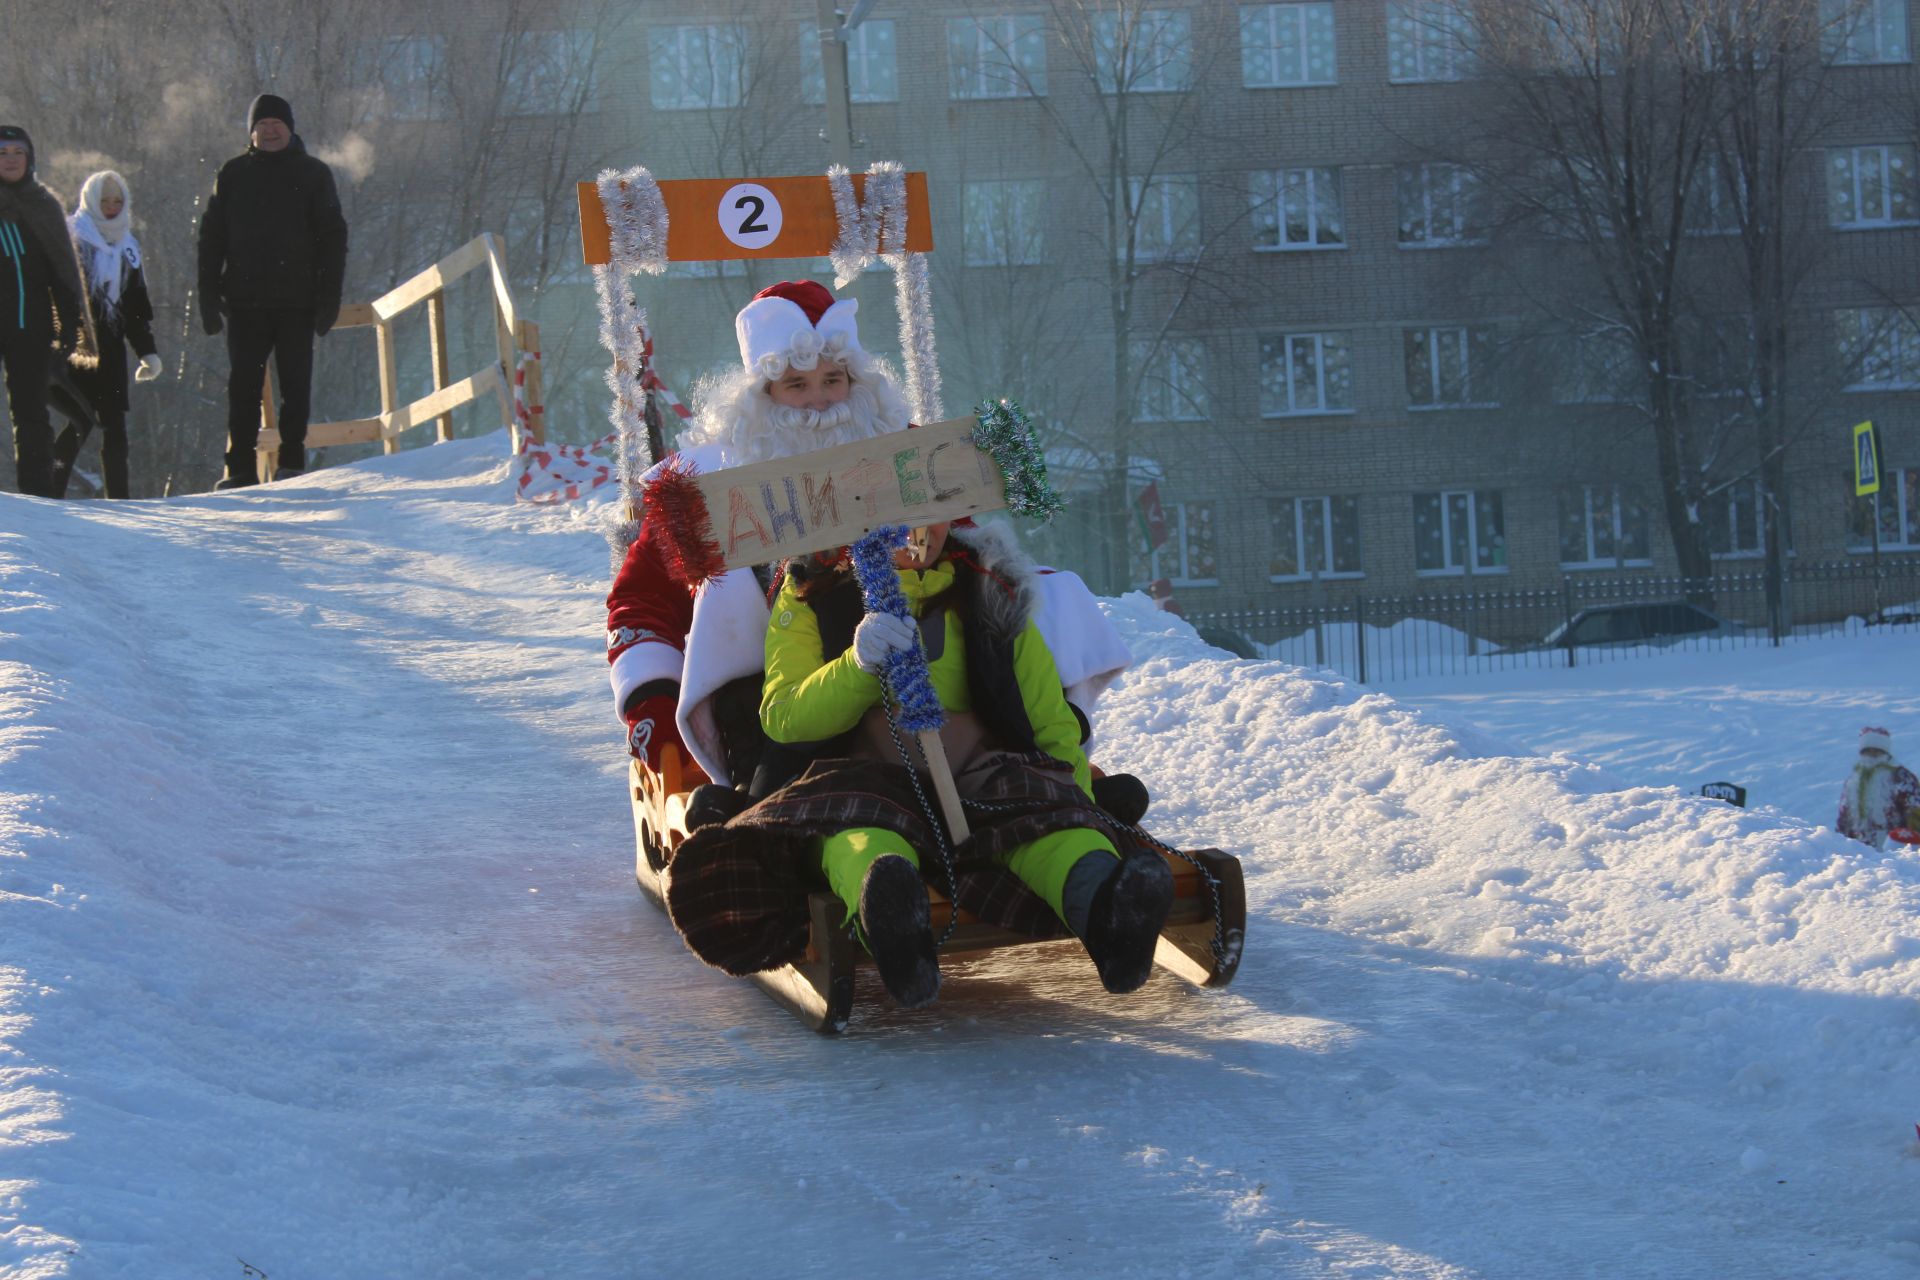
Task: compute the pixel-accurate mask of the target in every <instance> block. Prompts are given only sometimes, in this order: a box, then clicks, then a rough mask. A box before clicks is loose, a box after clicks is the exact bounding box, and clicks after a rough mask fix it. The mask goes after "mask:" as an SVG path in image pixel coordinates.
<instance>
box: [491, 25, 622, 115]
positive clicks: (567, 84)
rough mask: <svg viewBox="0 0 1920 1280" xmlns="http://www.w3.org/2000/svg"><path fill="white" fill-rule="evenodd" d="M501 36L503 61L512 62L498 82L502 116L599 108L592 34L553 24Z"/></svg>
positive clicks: (576, 28)
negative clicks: (579, 81) (578, 80)
mask: <svg viewBox="0 0 1920 1280" xmlns="http://www.w3.org/2000/svg"><path fill="white" fill-rule="evenodd" d="M501 39H502V41H503V42H504V43H505V44H507V45H508V48H507V50H506V51H505V52H506V54H507V56H506V57H505V58H504V59H502V61H504V62H507V63H509V64H511V65H510V66H509V68H508V71H507V75H506V78H505V79H504V80H503V81H502V83H501V86H500V100H501V110H502V112H503V114H506V115H509V116H550V115H572V114H576V113H580V112H589V111H598V110H599V109H600V104H599V84H598V79H599V77H598V76H597V74H596V72H595V65H594V64H595V59H594V54H595V49H594V39H593V32H591V31H586V30H582V29H581V28H578V27H556V28H545V29H541V30H536V31H510V32H508V33H507V34H506V35H505V36H502V37H501ZM576 77H579V78H583V79H584V81H585V88H584V91H580V92H576V90H577V89H578V88H579V86H578V85H577V84H576V83H575V81H576ZM556 81H557V82H558V84H557V86H556V84H555V82H556ZM556 87H557V89H558V92H556Z"/></svg>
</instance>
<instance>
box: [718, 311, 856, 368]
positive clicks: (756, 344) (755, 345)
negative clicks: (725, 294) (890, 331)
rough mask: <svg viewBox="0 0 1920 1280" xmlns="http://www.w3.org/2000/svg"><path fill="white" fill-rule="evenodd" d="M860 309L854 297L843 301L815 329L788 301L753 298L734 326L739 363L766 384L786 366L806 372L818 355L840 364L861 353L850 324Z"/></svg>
mask: <svg viewBox="0 0 1920 1280" xmlns="http://www.w3.org/2000/svg"><path fill="white" fill-rule="evenodd" d="M859 309H860V300H859V299H858V298H842V299H840V300H839V301H838V302H835V303H834V304H833V305H832V306H830V307H828V308H827V309H826V311H824V312H823V313H821V316H820V323H819V324H817V325H816V324H814V323H812V322H811V321H809V320H808V319H807V313H806V312H805V311H802V310H801V309H800V305H799V304H798V303H796V302H793V301H791V300H790V299H787V298H755V299H754V300H753V301H752V302H749V303H748V304H747V305H746V306H744V307H742V308H741V309H740V314H739V315H737V316H735V317H734V321H733V331H734V334H735V336H737V337H738V338H739V339H740V363H741V364H743V365H745V366H746V367H747V368H748V369H750V370H752V371H753V372H755V373H757V374H759V375H760V376H761V377H763V378H765V379H767V380H768V381H772V380H773V379H775V378H777V377H779V376H780V375H781V374H783V373H785V372H786V371H787V366H788V365H792V366H793V367H794V368H796V369H811V368H813V367H814V366H815V365H816V364H819V363H820V357H821V356H823V355H824V356H826V357H827V358H828V359H829V360H835V361H839V362H842V363H844V362H845V361H846V359H847V357H848V356H849V355H851V354H853V353H854V352H856V351H858V350H860V330H859V328H858V326H857V325H856V324H855V323H854V312H856V311H858V310H859Z"/></svg>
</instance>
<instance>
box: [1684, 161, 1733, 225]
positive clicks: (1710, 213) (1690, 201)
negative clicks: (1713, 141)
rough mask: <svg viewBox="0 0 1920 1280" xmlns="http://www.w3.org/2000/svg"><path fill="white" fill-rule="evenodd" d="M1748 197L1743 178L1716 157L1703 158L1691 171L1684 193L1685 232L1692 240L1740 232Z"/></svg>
mask: <svg viewBox="0 0 1920 1280" xmlns="http://www.w3.org/2000/svg"><path fill="white" fill-rule="evenodd" d="M1746 197H1747V182H1746V175H1745V174H1742V173H1739V172H1737V171H1734V170H1731V169H1729V168H1728V166H1727V165H1726V163H1725V162H1724V161H1723V160H1722V159H1721V157H1719V156H1715V155H1705V156H1701V157H1700V163H1699V164H1698V165H1697V166H1696V167H1695V168H1694V171H1693V180H1692V183H1691V185H1690V186H1689V188H1688V191H1687V217H1686V232H1687V234H1688V235H1691V236H1730V235H1736V234H1738V233H1739V231H1740V225H1741V215H1742V214H1743V213H1744V212H1745V206H1746V202H1747V200H1746Z"/></svg>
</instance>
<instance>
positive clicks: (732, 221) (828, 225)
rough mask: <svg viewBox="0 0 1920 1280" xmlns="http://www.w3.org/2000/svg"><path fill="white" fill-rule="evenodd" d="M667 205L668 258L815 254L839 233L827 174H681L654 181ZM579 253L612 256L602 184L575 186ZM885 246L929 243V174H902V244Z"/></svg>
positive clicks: (857, 185) (857, 184) (601, 258)
mask: <svg viewBox="0 0 1920 1280" xmlns="http://www.w3.org/2000/svg"><path fill="white" fill-rule="evenodd" d="M866 187H867V176H866V175H865V174H864V173H856V174H854V175H853V190H854V194H855V195H856V196H859V197H861V198H863V199H864V198H865V193H866ZM660 195H661V198H662V199H664V200H665V201H666V205H667V257H668V258H669V259H670V260H671V261H674V262H717V261H723V260H730V259H735V258H819V257H825V256H826V255H827V254H829V253H831V252H832V251H833V245H834V242H835V241H836V240H838V239H839V238H840V219H839V215H838V214H837V213H835V211H834V207H833V188H832V186H831V185H830V184H829V183H828V182H827V179H826V175H824V174H821V175H818V176H812V175H809V176H805V177H791V178H684V179H677V180H672V181H668V182H662V183H661V184H660ZM579 199H580V245H581V256H582V257H583V258H584V259H585V261H586V262H587V264H588V265H589V266H601V265H603V264H605V263H607V262H609V261H611V259H612V255H613V251H612V243H611V235H610V232H609V230H608V227H607V214H606V209H605V207H604V206H603V205H602V204H601V203H600V188H599V187H598V186H597V185H596V184H594V183H591V182H582V183H581V184H580V185H579ZM880 248H881V251H882V252H883V253H899V252H901V251H902V249H904V250H905V251H906V252H909V253H927V252H930V251H931V250H932V249H933V217H932V213H931V211H930V208H929V205H928V201H927V175H926V174H924V173H909V174H908V175H907V235H906V244H905V245H885V244H883V245H881V246H880Z"/></svg>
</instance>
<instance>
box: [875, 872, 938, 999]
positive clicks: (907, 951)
mask: <svg viewBox="0 0 1920 1280" xmlns="http://www.w3.org/2000/svg"><path fill="white" fill-rule="evenodd" d="M860 932H861V934H862V935H863V936H864V937H865V938H866V940H867V950H868V951H869V952H870V953H872V955H873V962H874V964H875V965H876V966H878V967H879V970H880V981H881V982H883V983H885V984H886V987H887V994H888V995H890V996H892V997H893V1002H894V1003H895V1004H897V1005H899V1006H900V1007H901V1008H902V1009H919V1008H923V1007H924V1006H926V1005H930V1004H932V1003H933V998H934V997H935V996H937V995H939V994H940V960H939V957H938V956H937V955H936V954H935V950H934V944H933V921H932V914H931V912H930V910H929V908H928V903H927V886H926V885H925V884H924V883H922V882H921V879H920V869H919V868H918V867H916V866H914V865H913V864H912V863H911V862H908V861H907V860H906V859H905V858H903V857H901V856H900V855H899V854H897V853H889V854H887V855H885V856H884V857H880V858H876V859H874V863H873V865H872V866H870V867H868V868H867V877H866V879H865V880H863V881H861V882H860Z"/></svg>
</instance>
